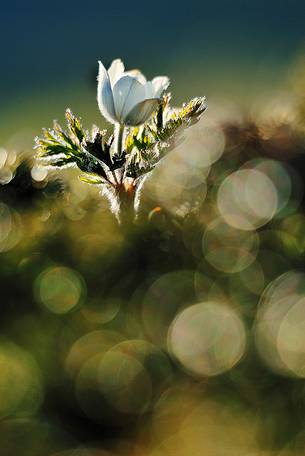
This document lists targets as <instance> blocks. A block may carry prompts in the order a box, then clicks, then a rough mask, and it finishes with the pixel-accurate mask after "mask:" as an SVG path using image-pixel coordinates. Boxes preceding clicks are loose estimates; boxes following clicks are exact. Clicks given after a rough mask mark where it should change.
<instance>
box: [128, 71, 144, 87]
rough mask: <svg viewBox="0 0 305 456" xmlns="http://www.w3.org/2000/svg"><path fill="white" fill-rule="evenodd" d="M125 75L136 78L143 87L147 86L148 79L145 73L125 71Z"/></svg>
mask: <svg viewBox="0 0 305 456" xmlns="http://www.w3.org/2000/svg"><path fill="white" fill-rule="evenodd" d="M124 74H126V75H128V76H131V77H133V78H136V79H137V80H138V81H139V82H140V83H141V84H143V85H145V84H146V77H145V76H144V74H143V73H141V71H140V70H129V71H125V73H124Z"/></svg>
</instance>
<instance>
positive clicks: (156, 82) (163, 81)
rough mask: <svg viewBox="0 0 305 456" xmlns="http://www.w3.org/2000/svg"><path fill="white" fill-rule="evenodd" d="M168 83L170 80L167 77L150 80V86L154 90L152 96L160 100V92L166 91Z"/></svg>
mask: <svg viewBox="0 0 305 456" xmlns="http://www.w3.org/2000/svg"><path fill="white" fill-rule="evenodd" d="M169 83H170V80H169V78H168V77H167V76H157V77H156V78H154V79H153V80H152V84H153V86H154V90H155V93H154V96H155V97H156V98H160V96H161V95H162V92H164V90H166V89H167V87H168V86H169Z"/></svg>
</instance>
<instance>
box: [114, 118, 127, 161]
mask: <svg viewBox="0 0 305 456" xmlns="http://www.w3.org/2000/svg"><path fill="white" fill-rule="evenodd" d="M124 128H125V127H124V125H122V124H117V126H116V152H117V154H118V156H119V157H120V156H121V155H122V153H123V146H124V144H123V139H124Z"/></svg>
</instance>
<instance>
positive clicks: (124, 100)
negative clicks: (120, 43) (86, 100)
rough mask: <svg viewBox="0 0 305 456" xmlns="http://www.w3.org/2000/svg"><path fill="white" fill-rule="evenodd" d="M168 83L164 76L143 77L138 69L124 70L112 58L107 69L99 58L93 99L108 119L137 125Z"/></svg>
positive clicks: (151, 108) (142, 121)
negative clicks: (95, 97)
mask: <svg viewBox="0 0 305 456" xmlns="http://www.w3.org/2000/svg"><path fill="white" fill-rule="evenodd" d="M168 85H169V79H168V77H167V76H158V77H156V78H154V79H153V80H152V81H146V79H145V76H143V74H142V73H141V72H140V71H138V70H133V71H125V68H124V64H123V62H122V61H121V60H120V59H116V60H114V61H113V62H112V64H111V65H110V68H109V69H108V71H107V70H106V69H105V67H104V65H103V64H102V62H99V74H98V87H97V102H98V106H99V109H100V111H101V113H102V114H103V116H104V117H105V118H106V119H107V120H108V121H109V122H111V123H114V124H116V123H119V124H124V125H132V126H136V125H141V124H143V123H144V122H146V120H148V118H149V117H150V116H151V115H152V113H153V112H154V110H155V109H156V107H157V105H158V102H159V100H160V97H161V95H162V93H163V92H164V90H166V89H167V87H168Z"/></svg>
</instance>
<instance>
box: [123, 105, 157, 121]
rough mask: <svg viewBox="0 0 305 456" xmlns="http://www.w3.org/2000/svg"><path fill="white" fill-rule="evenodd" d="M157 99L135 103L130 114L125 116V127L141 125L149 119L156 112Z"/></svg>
mask: <svg viewBox="0 0 305 456" xmlns="http://www.w3.org/2000/svg"><path fill="white" fill-rule="evenodd" d="M158 103H159V98H150V99H147V100H143V101H141V102H140V103H137V104H136V105H135V106H134V107H133V108H132V109H131V111H130V112H128V114H127V115H126V116H125V123H126V125H131V126H136V125H141V124H143V123H144V122H146V120H148V119H149V118H150V116H151V115H152V113H153V112H154V111H155V110H156V108H157V106H158Z"/></svg>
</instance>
